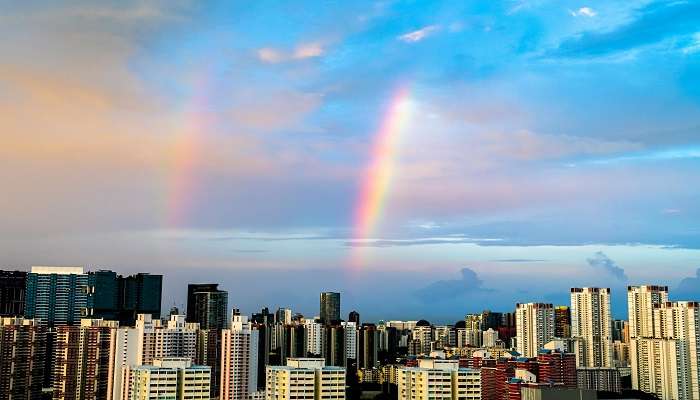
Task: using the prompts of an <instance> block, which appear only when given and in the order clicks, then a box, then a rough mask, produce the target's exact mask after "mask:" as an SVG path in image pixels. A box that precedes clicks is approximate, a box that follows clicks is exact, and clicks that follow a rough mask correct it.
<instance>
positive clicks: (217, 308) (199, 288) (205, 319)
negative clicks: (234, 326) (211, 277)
mask: <svg viewBox="0 0 700 400" xmlns="http://www.w3.org/2000/svg"><path fill="white" fill-rule="evenodd" d="M187 322H197V323H198V324H199V327H200V328H201V329H216V330H221V329H225V328H227V327H228V292H227V291H225V290H219V285H218V284H216V283H206V284H199V283H198V284H190V285H187Z"/></svg>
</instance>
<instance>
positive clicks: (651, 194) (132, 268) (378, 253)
mask: <svg viewBox="0 0 700 400" xmlns="http://www.w3.org/2000/svg"><path fill="white" fill-rule="evenodd" d="M454 3H455V2H449V1H436V2H433V1H430V2H428V1H415V2H399V1H382V2H365V1H357V2H349V3H347V4H336V3H327V2H321V1H306V2H301V3H296V4H292V3H289V4H285V5H275V6H271V5H270V4H267V3H265V2H251V3H237V4H234V5H231V4H228V3H227V2H218V1H209V2H190V1H186V0H182V1H176V2H160V1H141V0H135V1H130V2H126V3H125V2H117V1H106V2H100V3H99V4H95V3H94V2H81V1H67V2H60V3H54V4H43V3H42V2H24V3H22V4H12V6H11V7H5V10H4V12H3V15H2V16H0V21H2V24H0V32H1V33H2V34H3V37H5V38H7V39H6V40H4V41H3V42H2V43H0V108H1V109H2V110H3V112H2V113H0V132H2V134H0V140H1V142H2V146H0V160H2V164H3V166H4V168H2V169H0V191H2V193H3V196H2V198H0V254H2V256H1V257H0V267H1V268H2V269H15V268H18V269H23V270H28V268H29V267H30V266H31V265H83V266H87V267H89V268H90V269H92V270H95V269H98V268H107V269H112V270H116V271H118V272H119V273H120V274H123V275H125V276H126V275H129V274H132V273H136V272H140V271H144V270H145V271H149V272H151V273H154V274H163V275H164V276H166V279H165V280H164V282H163V306H164V309H167V308H168V307H169V305H171V304H173V303H177V304H180V305H183V304H184V297H183V296H184V294H183V288H182V287H181V286H182V282H193V283H194V282H197V281H201V282H216V283H220V284H221V286H222V288H223V289H224V290H227V291H228V292H229V300H228V303H229V305H231V306H233V305H235V306H237V307H240V308H241V309H242V310H245V312H252V311H254V310H257V309H259V308H260V307H262V306H269V307H271V308H276V307H277V306H292V307H296V306H297V305H298V307H299V308H300V309H302V310H307V312H308V311H310V310H314V309H315V308H316V305H317V302H318V299H317V297H316V295H317V293H319V292H322V291H337V292H341V293H343V298H344V304H352V307H353V308H355V309H358V310H359V311H360V312H361V314H363V316H364V315H366V316H367V317H368V319H370V320H372V319H378V318H382V317H385V318H409V317H411V316H413V315H415V316H428V315H431V314H430V313H432V315H433V316H434V317H432V318H433V319H435V320H444V321H445V322H449V319H448V318H450V316H455V317H459V316H461V315H463V314H464V313H466V312H476V311H480V310H482V309H485V308H488V309H493V310H505V309H510V308H512V305H513V304H515V303H517V302H520V303H527V302H542V301H544V302H551V303H554V304H568V303H567V299H568V295H569V292H568V290H569V288H570V287H573V286H593V287H610V288H611V309H612V313H613V315H614V316H615V317H622V316H624V315H625V290H624V288H626V286H628V285H638V284H655V285H667V286H669V288H670V290H669V292H670V293H671V296H672V297H673V296H677V297H674V298H673V300H693V299H697V298H700V231H698V228H697V224H698V222H699V221H700V189H699V188H698V186H697V185H696V184H693V183H694V182H698V181H700V164H699V161H700V143H699V142H698V137H699V135H698V129H700V122H699V121H700V107H699V106H700V82H699V81H698V80H697V79H696V78H695V77H696V76H698V75H699V74H700V67H699V66H700V37H699V36H698V33H697V28H696V26H697V25H698V23H700V5H698V4H697V3H696V2H682V1H681V2H672V1H651V0H649V1H647V0H643V1H629V2H624V3H622V4H619V3H611V2H605V1H562V2H548V1H539V0H532V1H527V0H503V1H492V2H491V1H489V2H473V3H468V4H454ZM652 28H653V29H652ZM203 275H204V276H203ZM290 282H294V285H293V287H291V286H290V285H289V283H290ZM376 293H381V294H382V295H383V297H382V298H383V301H382V302H380V303H381V304H377V301H376V300H375V297H374V296H375V295H376ZM435 293H440V295H439V296H435ZM347 311H349V310H343V312H344V314H346V313H347ZM373 314H376V315H373ZM363 318H364V317H363Z"/></svg>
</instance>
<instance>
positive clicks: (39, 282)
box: [24, 266, 88, 326]
mask: <svg viewBox="0 0 700 400" xmlns="http://www.w3.org/2000/svg"><path fill="white" fill-rule="evenodd" d="M87 286H88V276H87V274H85V273H84V271H83V268H82V267H43V266H42V267H32V270H31V272H30V273H29V274H27V291H26V295H25V296H26V297H25V306H24V315H25V317H26V318H30V319H31V318H36V319H38V320H39V322H40V323H42V324H46V325H47V326H54V325H72V324H75V323H78V322H79V321H80V318H81V317H82V316H83V315H84V314H85V313H86V310H87Z"/></svg>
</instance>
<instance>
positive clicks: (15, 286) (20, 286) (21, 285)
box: [0, 271, 27, 317]
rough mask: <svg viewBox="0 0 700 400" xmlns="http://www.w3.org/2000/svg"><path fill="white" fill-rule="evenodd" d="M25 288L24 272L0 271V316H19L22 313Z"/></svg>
mask: <svg viewBox="0 0 700 400" xmlns="http://www.w3.org/2000/svg"><path fill="white" fill-rule="evenodd" d="M26 288H27V273H26V272H24V271H0V317H21V316H23V315H24V293H25V290H26Z"/></svg>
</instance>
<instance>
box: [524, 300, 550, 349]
mask: <svg viewBox="0 0 700 400" xmlns="http://www.w3.org/2000/svg"><path fill="white" fill-rule="evenodd" d="M515 320H516V321H515V326H516V338H517V339H516V350H517V352H518V353H520V355H522V356H523V357H529V358H532V357H537V352H538V351H539V350H540V349H542V348H543V347H544V345H545V343H547V342H549V341H550V340H552V339H553V338H554V307H553V306H552V304H545V303H519V304H517V305H516V308H515Z"/></svg>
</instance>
